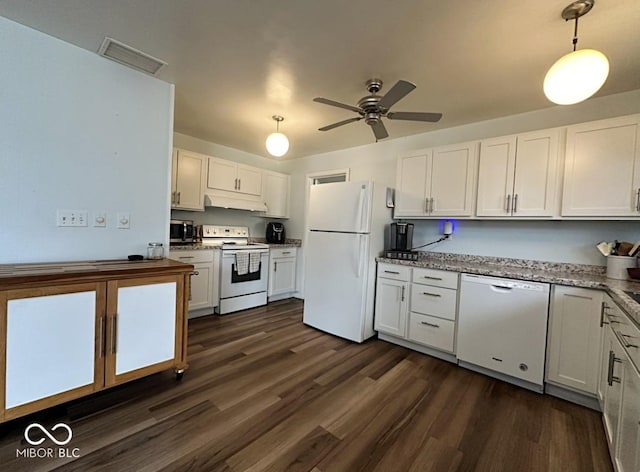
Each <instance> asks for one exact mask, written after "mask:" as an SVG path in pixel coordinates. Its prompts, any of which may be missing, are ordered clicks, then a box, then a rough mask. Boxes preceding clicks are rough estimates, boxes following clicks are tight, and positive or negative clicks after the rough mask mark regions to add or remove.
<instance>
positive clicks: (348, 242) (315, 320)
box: [303, 181, 391, 342]
mask: <svg viewBox="0 0 640 472" xmlns="http://www.w3.org/2000/svg"><path fill="white" fill-rule="evenodd" d="M385 198H386V187H382V186H379V187H377V188H376V187H374V184H373V182H371V181H362V182H337V183H330V184H321V185H314V186H312V187H311V194H310V198H309V213H308V227H309V231H308V234H307V243H306V247H305V248H304V253H305V267H304V313H303V321H304V323H305V324H307V325H309V326H312V327H314V328H317V329H319V330H322V331H325V332H327V333H330V334H334V335H336V336H340V337H342V338H346V339H350V340H352V341H356V342H362V341H364V340H365V339H367V338H370V337H371V336H373V335H374V334H375V331H374V330H373V307H374V291H375V267H376V264H375V258H376V257H377V256H379V255H380V254H381V253H382V251H383V250H384V225H385V222H387V221H388V220H389V218H390V216H391V215H390V211H389V210H387V208H386V204H385Z"/></svg>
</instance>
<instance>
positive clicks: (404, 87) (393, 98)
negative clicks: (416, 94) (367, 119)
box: [378, 80, 416, 110]
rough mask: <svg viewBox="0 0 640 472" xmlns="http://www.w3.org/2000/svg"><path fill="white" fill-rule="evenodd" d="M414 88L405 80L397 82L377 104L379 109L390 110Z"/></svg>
mask: <svg viewBox="0 0 640 472" xmlns="http://www.w3.org/2000/svg"><path fill="white" fill-rule="evenodd" d="M414 88H416V86H415V85H414V84H412V83H411V82H407V81H406V80H398V81H397V82H396V84H395V85H394V86H393V87H391V90H389V91H388V92H387V93H386V94H385V96H384V97H382V98H381V99H380V101H379V102H378V106H379V107H380V108H386V109H387V110H388V109H389V108H391V106H393V105H394V104H395V103H396V102H399V101H400V100H402V99H403V98H404V97H405V96H406V95H407V94H408V93H409V92H411V91H412V90H413V89H414Z"/></svg>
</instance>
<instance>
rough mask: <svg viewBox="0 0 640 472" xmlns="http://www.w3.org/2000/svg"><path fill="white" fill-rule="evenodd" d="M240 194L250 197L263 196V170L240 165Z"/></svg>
mask: <svg viewBox="0 0 640 472" xmlns="http://www.w3.org/2000/svg"><path fill="white" fill-rule="evenodd" d="M238 192H239V193H246V194H249V195H261V194H262V170H261V169H258V168H256V167H250V166H245V165H242V164H238Z"/></svg>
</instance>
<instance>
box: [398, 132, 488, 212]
mask: <svg viewBox="0 0 640 472" xmlns="http://www.w3.org/2000/svg"><path fill="white" fill-rule="evenodd" d="M477 157H478V144H477V143H476V142H472V143H462V144H457V145H452V146H443V147H438V148H434V149H427V150H424V151H418V152H416V153H412V154H411V155H409V156H404V157H400V158H399V159H398V165H397V174H396V176H397V182H396V209H395V212H394V217H395V218H398V217H438V218H441V217H447V216H459V217H460V216H471V215H472V213H473V202H474V189H475V185H474V184H475V175H476V163H477Z"/></svg>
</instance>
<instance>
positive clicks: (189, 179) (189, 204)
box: [172, 149, 206, 211]
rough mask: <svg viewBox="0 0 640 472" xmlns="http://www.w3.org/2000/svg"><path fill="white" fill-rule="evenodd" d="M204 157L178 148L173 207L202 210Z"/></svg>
mask: <svg viewBox="0 0 640 472" xmlns="http://www.w3.org/2000/svg"><path fill="white" fill-rule="evenodd" d="M205 166H206V157H205V156H202V155H200V154H196V153H193V152H189V151H184V150H182V149H178V151H177V158H176V175H175V179H176V186H175V194H174V197H173V205H172V207H173V208H179V209H183V210H203V211H204V185H205V182H204V172H205Z"/></svg>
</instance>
